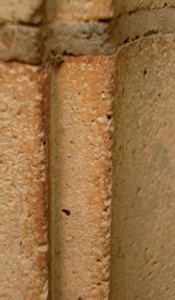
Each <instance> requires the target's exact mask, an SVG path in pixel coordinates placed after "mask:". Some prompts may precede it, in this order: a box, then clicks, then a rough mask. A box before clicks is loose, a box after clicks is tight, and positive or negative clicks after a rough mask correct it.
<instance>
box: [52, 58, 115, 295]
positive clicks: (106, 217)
mask: <svg viewBox="0 0 175 300" xmlns="http://www.w3.org/2000/svg"><path fill="white" fill-rule="evenodd" d="M114 64H115V56H111V57H104V56H102V57H100V56H99V57H77V58H75V57H69V58H68V59H67V61H66V62H64V63H63V64H61V65H60V66H59V68H58V69H57V68H53V70H52V81H51V91H50V93H51V100H50V101H51V131H50V143H51V144H50V178H51V195H52V199H51V216H52V217H51V218H52V220H51V278H52V282H51V292H52V294H53V299H54V300H56V299H64V300H70V298H71V299H89V300H92V299H98V300H105V299H108V297H109V294H108V293H109V267H110V265H109V263H110V262H109V258H110V256H109V244H110V219H111V218H110V204H111V147H112V140H111V138H112V110H113V96H114V73H115V67H114ZM70 295H71V296H70Z"/></svg>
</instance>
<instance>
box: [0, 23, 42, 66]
mask: <svg viewBox="0 0 175 300" xmlns="http://www.w3.org/2000/svg"><path fill="white" fill-rule="evenodd" d="M41 48H42V47H41V36H40V28H37V27H31V26H24V25H14V24H7V25H2V26H0V60H7V61H8V60H17V61H20V62H25V63H29V64H37V63H40V62H41V53H42V49H41Z"/></svg>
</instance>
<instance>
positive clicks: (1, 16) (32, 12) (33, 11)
mask: <svg viewBox="0 0 175 300" xmlns="http://www.w3.org/2000/svg"><path fill="white" fill-rule="evenodd" d="M42 8H43V0H30V1H25V0H0V23H6V22H14V23H16V22H17V23H28V24H38V23H40V22H41V20H42V14H43V10H42Z"/></svg>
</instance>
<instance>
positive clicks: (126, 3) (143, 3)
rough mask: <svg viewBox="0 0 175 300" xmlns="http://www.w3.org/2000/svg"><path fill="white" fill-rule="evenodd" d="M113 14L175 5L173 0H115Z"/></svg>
mask: <svg viewBox="0 0 175 300" xmlns="http://www.w3.org/2000/svg"><path fill="white" fill-rule="evenodd" d="M58 1H59V0H58ZM113 7H114V15H115V16H119V15H123V14H127V13H133V12H135V11H142V10H152V9H155V8H163V7H175V1H174V0H115V1H114V2H113Z"/></svg>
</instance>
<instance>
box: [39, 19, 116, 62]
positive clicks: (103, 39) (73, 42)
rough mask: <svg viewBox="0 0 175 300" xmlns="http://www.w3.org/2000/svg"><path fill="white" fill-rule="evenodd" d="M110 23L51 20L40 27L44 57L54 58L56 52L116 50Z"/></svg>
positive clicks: (111, 51)
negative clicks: (46, 24)
mask: <svg viewBox="0 0 175 300" xmlns="http://www.w3.org/2000/svg"><path fill="white" fill-rule="evenodd" d="M112 29H113V28H112V26H111V23H110V22H109V23H106V22H62V21H58V22H53V23H52V24H51V25H49V26H45V27H44V28H43V29H42V36H43V41H44V49H45V55H44V59H46V58H47V59H48V58H49V59H51V60H54V55H56V54H57V53H63V54H73V55H76V56H78V55H100V54H107V55H110V54H113V53H115V52H116V43H115V40H114V39H113V36H112V34H113V30H112Z"/></svg>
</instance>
